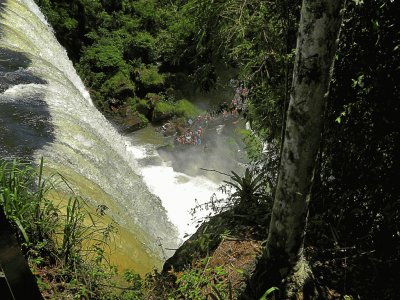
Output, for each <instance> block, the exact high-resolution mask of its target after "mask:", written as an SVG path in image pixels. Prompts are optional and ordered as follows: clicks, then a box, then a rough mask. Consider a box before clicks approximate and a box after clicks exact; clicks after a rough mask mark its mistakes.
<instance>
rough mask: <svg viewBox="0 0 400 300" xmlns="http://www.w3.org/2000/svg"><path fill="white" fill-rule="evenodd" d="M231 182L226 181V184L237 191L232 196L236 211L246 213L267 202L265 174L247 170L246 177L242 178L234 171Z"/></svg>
mask: <svg viewBox="0 0 400 300" xmlns="http://www.w3.org/2000/svg"><path fill="white" fill-rule="evenodd" d="M231 173H232V175H231V176H230V179H231V180H230V181H226V180H224V182H225V183H226V184H228V185H229V186H231V187H233V188H234V189H235V190H234V192H233V193H232V194H231V195H230V199H231V201H233V205H234V210H236V211H240V212H241V213H244V212H246V211H251V209H254V208H256V209H258V208H259V207H260V205H261V204H262V203H263V202H265V200H266V199H265V192H264V189H265V187H266V182H265V178H264V174H262V173H259V174H257V173H256V172H255V171H253V170H250V169H249V168H246V170H245V173H244V176H243V177H241V176H239V175H238V174H237V173H235V172H234V171H232V172H231Z"/></svg>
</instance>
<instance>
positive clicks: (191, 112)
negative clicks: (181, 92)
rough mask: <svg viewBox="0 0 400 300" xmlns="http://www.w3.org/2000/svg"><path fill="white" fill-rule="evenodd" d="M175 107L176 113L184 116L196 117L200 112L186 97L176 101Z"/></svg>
mask: <svg viewBox="0 0 400 300" xmlns="http://www.w3.org/2000/svg"><path fill="white" fill-rule="evenodd" d="M175 107H176V108H175V111H176V115H178V116H182V117H185V118H196V117H197V116H198V115H200V114H201V110H200V109H198V108H197V107H196V106H195V105H194V104H192V103H191V102H189V101H188V100H186V99H182V100H179V101H177V102H176V105H175Z"/></svg>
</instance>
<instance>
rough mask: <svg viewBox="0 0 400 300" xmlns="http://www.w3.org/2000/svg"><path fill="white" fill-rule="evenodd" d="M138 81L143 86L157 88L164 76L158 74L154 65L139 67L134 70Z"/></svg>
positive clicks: (162, 81)
mask: <svg viewBox="0 0 400 300" xmlns="http://www.w3.org/2000/svg"><path fill="white" fill-rule="evenodd" d="M136 72H137V74H138V78H139V81H140V82H141V83H142V84H143V85H144V86H145V87H149V86H159V85H162V84H163V83H164V81H165V76H164V75H163V74H160V73H159V72H158V68H157V66H155V65H147V66H146V65H141V66H140V67H139V68H138V69H136Z"/></svg>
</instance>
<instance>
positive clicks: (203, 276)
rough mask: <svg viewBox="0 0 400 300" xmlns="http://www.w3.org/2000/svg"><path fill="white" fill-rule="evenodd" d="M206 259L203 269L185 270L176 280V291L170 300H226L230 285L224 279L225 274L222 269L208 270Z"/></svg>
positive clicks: (198, 267)
mask: <svg viewBox="0 0 400 300" xmlns="http://www.w3.org/2000/svg"><path fill="white" fill-rule="evenodd" d="M207 261H208V259H205V260H204V262H203V264H204V267H203V268H202V267H200V266H197V267H196V268H190V269H186V270H184V271H183V272H181V273H180V274H179V276H178V279H177V280H176V284H177V289H176V291H175V292H174V293H173V295H172V296H173V298H171V299H181V298H183V299H188V300H189V299H191V300H201V299H228V295H229V294H230V292H229V287H230V285H229V284H228V282H227V281H226V280H224V279H225V277H226V275H227V273H226V271H225V270H224V268H223V267H219V266H217V267H215V268H209V267H208V265H207Z"/></svg>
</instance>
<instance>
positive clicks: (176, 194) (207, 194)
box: [128, 144, 218, 240]
mask: <svg viewBox="0 0 400 300" xmlns="http://www.w3.org/2000/svg"><path fill="white" fill-rule="evenodd" d="M128 151H129V152H130V153H132V155H133V156H134V157H135V158H136V159H138V160H143V161H145V160H146V159H149V158H157V159H155V160H156V161H158V162H160V161H161V163H159V164H158V165H152V164H151V163H148V162H145V163H143V164H141V167H140V174H141V175H142V176H143V180H144V182H145V183H146V185H147V186H148V187H149V189H150V191H151V192H152V193H154V194H155V195H157V196H158V197H159V198H160V199H161V201H162V204H163V207H164V208H165V209H166V210H167V213H168V217H169V219H170V221H171V222H172V223H173V224H174V225H175V226H177V228H178V231H179V237H180V239H181V240H183V239H184V237H185V236H187V235H191V234H193V233H194V232H195V230H196V225H197V220H199V219H203V218H204V217H205V216H206V215H207V214H208V213H209V211H198V212H197V213H196V215H195V218H193V216H192V215H191V213H190V212H191V210H192V209H193V208H194V207H195V206H196V205H198V204H203V203H206V202H208V201H209V200H210V198H211V196H212V195H213V194H214V193H216V192H217V189H218V184H216V183H214V182H212V181H211V180H209V179H208V178H206V177H204V176H189V175H187V174H184V173H181V172H176V171H174V169H173V168H172V167H171V166H170V163H169V162H166V161H162V159H161V157H160V156H159V155H158V154H157V151H156V150H155V148H154V146H153V145H149V144H148V145H141V146H133V145H131V146H129V147H128ZM150 161H151V160H150Z"/></svg>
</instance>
